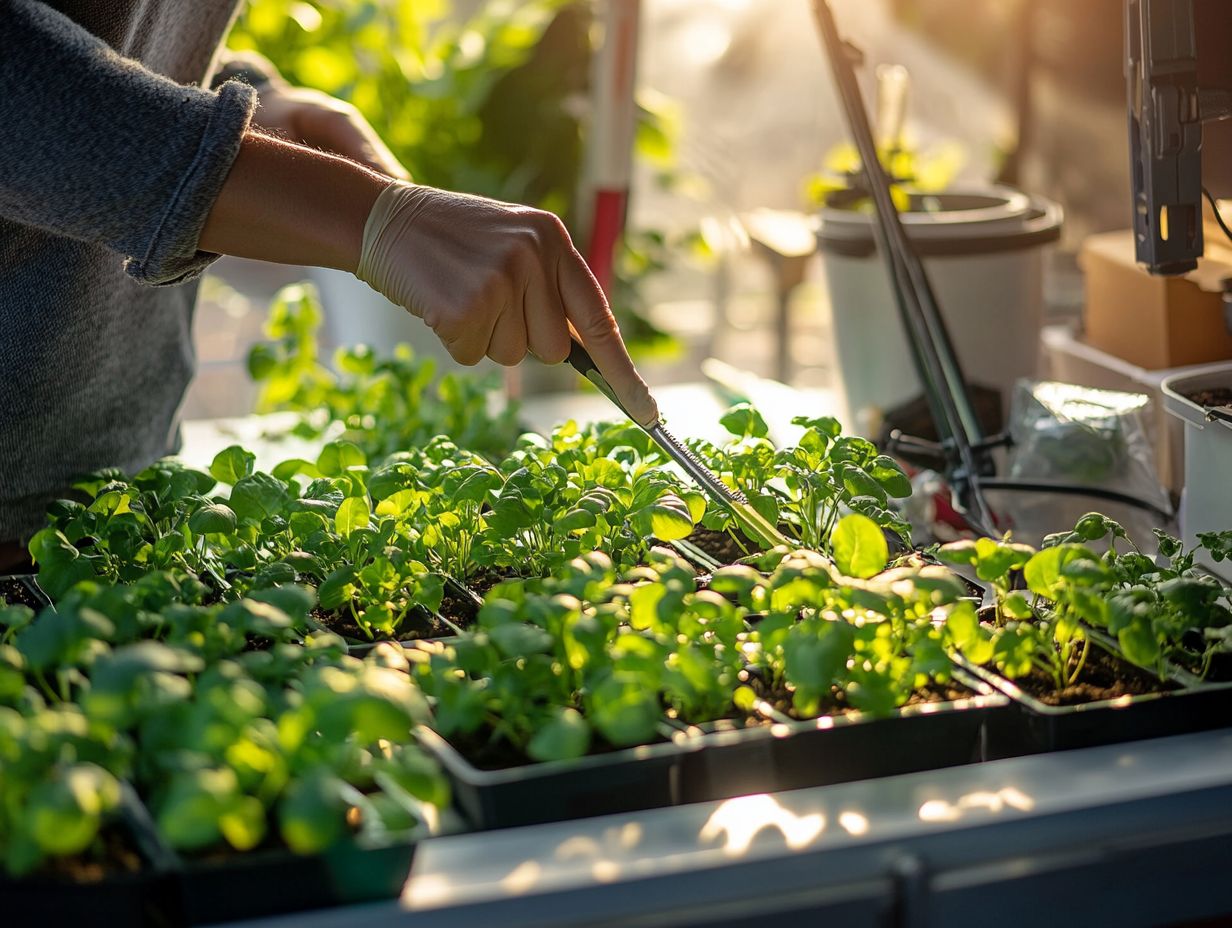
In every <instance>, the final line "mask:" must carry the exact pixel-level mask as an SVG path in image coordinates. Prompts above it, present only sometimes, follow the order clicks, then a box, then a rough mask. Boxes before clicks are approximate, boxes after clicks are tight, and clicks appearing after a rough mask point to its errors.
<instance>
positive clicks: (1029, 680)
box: [988, 645, 1181, 706]
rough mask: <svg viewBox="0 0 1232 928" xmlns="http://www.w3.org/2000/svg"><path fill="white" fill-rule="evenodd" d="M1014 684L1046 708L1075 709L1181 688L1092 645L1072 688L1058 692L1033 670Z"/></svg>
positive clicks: (1049, 681)
mask: <svg viewBox="0 0 1232 928" xmlns="http://www.w3.org/2000/svg"><path fill="white" fill-rule="evenodd" d="M988 669H992V668H988ZM994 672H995V671H994ZM1014 683H1015V684H1016V685H1017V686H1018V688H1019V689H1021V690H1022V691H1023V692H1024V693H1027V694H1028V695H1030V696H1034V697H1035V698H1036V699H1038V700H1039V701H1040V702H1042V703H1044V705H1047V706H1077V705H1082V704H1083V703H1088V702H1100V701H1102V700H1105V699H1117V698H1119V697H1121V696H1143V695H1146V694H1147V693H1167V692H1171V691H1172V690H1178V689H1180V688H1181V687H1180V685H1179V684H1176V683H1173V682H1172V681H1171V680H1160V679H1159V677H1157V676H1155V675H1154V674H1152V673H1150V672H1149V671H1146V670H1143V669H1142V668H1141V667H1136V666H1135V665H1133V664H1131V663H1129V661H1123V660H1121V659H1120V658H1119V657H1114V656H1113V655H1111V654H1109V653H1108V652H1107V651H1105V650H1104V649H1103V648H1098V647H1095V646H1094V645H1092V646H1091V650H1090V653H1089V654H1087V662H1086V664H1084V665H1083V668H1082V676H1081V677H1080V678H1079V680H1078V682H1077V683H1075V684H1073V685H1072V686H1067V687H1066V688H1065V689H1063V690H1058V689H1057V688H1056V684H1055V683H1054V682H1053V679H1052V677H1051V675H1049V674H1047V673H1045V672H1044V671H1042V670H1038V669H1037V670H1032V671H1031V673H1030V674H1029V675H1028V676H1026V677H1020V678H1019V679H1017V680H1015V681H1014Z"/></svg>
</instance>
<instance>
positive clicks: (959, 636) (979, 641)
mask: <svg viewBox="0 0 1232 928" xmlns="http://www.w3.org/2000/svg"><path fill="white" fill-rule="evenodd" d="M945 628H946V631H947V632H948V633H949V636H950V640H951V641H952V642H953V644H954V647H956V648H958V650H959V651H961V652H962V653H963V655H964V656H965V657H966V658H967V660H969V661H971V662H972V663H973V664H986V663H988V662H989V661H990V660H992V656H993V644H992V636H991V635H990V634H989V633H988V630H987V629H985V628H984V627H983V626H982V625H980V619H979V615H978V614H977V613H976V611H975V606H974V605H973V604H971V603H969V602H961V603H958V604H956V605H955V606H954V608H953V609H951V610H950V614H949V615H948V616H947V617H946V620H945Z"/></svg>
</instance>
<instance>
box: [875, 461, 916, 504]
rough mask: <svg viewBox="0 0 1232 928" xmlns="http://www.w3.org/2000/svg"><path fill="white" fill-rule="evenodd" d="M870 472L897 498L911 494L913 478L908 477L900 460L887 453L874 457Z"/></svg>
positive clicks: (903, 497) (882, 486)
mask: <svg viewBox="0 0 1232 928" xmlns="http://www.w3.org/2000/svg"><path fill="white" fill-rule="evenodd" d="M868 472H869V474H870V476H872V478H873V479H874V480H876V481H877V482H878V483H879V484H881V488H882V489H883V490H885V491H886V493H888V494H889V495H890V496H893V497H894V498H895V499H906V498H907V497H908V496H910V495H911V478H910V477H908V476H907V475H906V474H905V473H904V472H903V469H902V468H901V467H899V466H898V462H897V461H895V460H894V459H893V458H892V457H889V456H888V455H885V454H879V455H877V457H875V458H873V462H872V464H870V465H869V466H868Z"/></svg>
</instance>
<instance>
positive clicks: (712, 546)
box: [685, 528, 758, 564]
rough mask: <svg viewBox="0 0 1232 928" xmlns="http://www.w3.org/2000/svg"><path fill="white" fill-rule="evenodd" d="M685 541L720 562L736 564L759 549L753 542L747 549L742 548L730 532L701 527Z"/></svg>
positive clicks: (747, 545)
mask: <svg viewBox="0 0 1232 928" xmlns="http://www.w3.org/2000/svg"><path fill="white" fill-rule="evenodd" d="M685 541H687V542H689V543H690V544H692V545H695V546H696V547H698V548H700V549H701V550H702V551H703V552H705V553H706V554H709V555H710V556H711V557H712V558H714V559H715V560H716V561H718V562H719V563H720V564H734V563H736V562H737V561H738V560H740V559H741V558H743V557H747V556H748V555H749V554H755V553H756V552H757V550H758V549H757V546H756V545H754V544H752V543H751V542H750V543H748V544H746V548H747V550H741V548H740V545H739V544H737V543H736V540H735V539H734V538H732V536H731V535H730V534H729V533H728V532H712V531H711V530H710V529H708V528H699V529H698V530H697V531H695V532H694V533H693V534H692V535H690V536H689V537H688V538H686V539H685Z"/></svg>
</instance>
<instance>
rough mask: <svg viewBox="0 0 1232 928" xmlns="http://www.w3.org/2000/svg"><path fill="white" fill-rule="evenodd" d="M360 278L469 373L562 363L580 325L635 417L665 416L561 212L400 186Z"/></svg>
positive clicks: (378, 224) (382, 215) (382, 213)
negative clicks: (486, 363) (475, 368)
mask: <svg viewBox="0 0 1232 928" xmlns="http://www.w3.org/2000/svg"><path fill="white" fill-rule="evenodd" d="M355 273H356V276H357V277H359V278H360V279H361V280H364V281H366V282H367V283H368V284H369V285H370V286H372V287H373V288H375V289H376V290H378V291H380V292H381V293H383V294H384V295H385V296H386V297H388V298H389V299H390V300H392V301H393V302H395V303H397V304H399V305H400V306H403V307H405V308H406V309H408V310H409V311H410V312H411V313H413V314H414V315H416V316H418V317H420V318H421V319H423V320H424V322H426V323H427V324H428V326H429V327H430V328H431V329H432V331H433V332H435V333H436V335H437V337H439V338H440V340H441V342H442V343H444V345H445V347H446V349H448V351H449V353H450V355H452V356H453V358H454V359H455V360H456V361H458V362H459V363H461V364H468V365H469V364H475V363H478V361H479V360H480V359H481V358H483V357H484V356H485V355H486V356H487V357H489V358H491V359H492V360H493V361H496V362H497V363H499V364H505V365H514V364H517V363H519V362H520V361H521V360H522V359H523V358H524V357H525V356H526V354H527V352H528V351H529V352H530V353H532V354H533V355H535V356H536V357H537V358H539V359H540V360H541V361H544V362H545V363H548V364H559V363H560V362H562V361H564V360H565V358H566V357H567V356H568V354H569V347H570V343H569V336H570V329H571V328H572V330H573V331H574V332H576V334H577V336H578V339H579V341H581V342H582V344H583V345H584V346H585V347H586V349H587V350H588V351H589V352H590V355H591V357H592V358H593V359H594V362H595V365H596V366H597V367H598V368H599V371H600V372H601V373H602V374H603V376H604V378H605V379H606V380H607V382H608V383H609V384H610V385H611V386H612V388H613V389H614V390H615V391H616V394H617V396H619V397H620V400H621V402H622V403H623V404H624V407H625V409H626V410H628V412H629V414H630V415H631V416H632V417H633V418H634V419H635V420H637V421H638V422H639V423H641V424H643V425H649V424H651V423H653V422H656V421H657V420H658V418H659V412H658V407H657V406H656V405H655V401H654V398H653V397H651V395H650V391H649V389H648V388H647V387H646V383H645V382H644V381H643V380H642V378H641V376H640V375H639V374H638V373H637V370H636V368H634V366H633V362H632V360H630V358H629V353H628V351H627V350H626V349H625V345H624V342H623V341H622V340H621V337H620V329H619V328H618V327H617V325H616V320H615V318H613V316H612V313H611V310H610V309H609V307H608V304H607V298H606V297H605V296H604V295H603V290H602V288H601V287H600V286H599V284H598V282H597V281H596V280H595V278H594V275H593V274H591V273H590V269H589V268H588V267H587V266H586V262H585V261H584V260H583V259H582V256H581V255H580V254H578V252H577V249H576V248H574V247H573V242H572V241H571V240H570V239H569V233H568V232H567V231H566V230H565V227H564V224H563V223H561V221H560V220H559V219H558V218H557V217H556V216H553V215H552V214H551V213H546V212H543V211H542V210H537V209H532V208H530V207H527V206H516V205H513V204H509V203H501V202H499V201H497V200H489V199H486V198H483V197H475V196H469V195H466V194H460V193H450V192H448V191H444V190H437V189H435V188H433V187H421V186H415V185H413V184H407V183H399V182H395V183H392V184H390V185H389V187H387V188H386V189H385V191H384V192H383V193H382V194H381V195H380V196H379V197H378V198H377V200H376V203H375V204H374V205H373V207H372V212H371V214H370V215H369V217H368V222H367V224H366V226H365V228H364V238H363V246H362V249H361V253H360V259H359V267H358V268H357V270H356V272H355Z"/></svg>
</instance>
